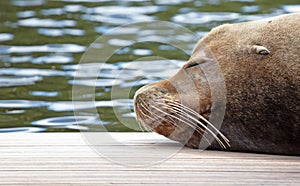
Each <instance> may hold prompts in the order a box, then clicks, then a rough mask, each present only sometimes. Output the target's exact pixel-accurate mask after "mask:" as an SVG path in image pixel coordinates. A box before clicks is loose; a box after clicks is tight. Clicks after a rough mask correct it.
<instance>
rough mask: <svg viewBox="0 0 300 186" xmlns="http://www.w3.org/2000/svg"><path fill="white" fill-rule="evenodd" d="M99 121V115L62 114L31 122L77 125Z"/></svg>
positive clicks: (33, 123)
mask: <svg viewBox="0 0 300 186" xmlns="http://www.w3.org/2000/svg"><path fill="white" fill-rule="evenodd" d="M96 123H99V120H98V117H97V116H76V117H75V116H61V117H53V118H46V119H41V120H38V121H33V122H32V123H31V124H32V125H36V126H43V127H45V126H47V127H54V126H66V125H76V124H96Z"/></svg>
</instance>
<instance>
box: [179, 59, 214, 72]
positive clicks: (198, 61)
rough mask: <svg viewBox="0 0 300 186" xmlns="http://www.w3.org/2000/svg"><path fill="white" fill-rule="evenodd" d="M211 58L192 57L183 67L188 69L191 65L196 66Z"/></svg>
mask: <svg viewBox="0 0 300 186" xmlns="http://www.w3.org/2000/svg"><path fill="white" fill-rule="evenodd" d="M208 61H209V59H208V58H206V57H201V58H200V59H194V60H193V59H190V60H189V61H188V62H187V63H186V64H185V65H184V66H183V68H184V69H187V68H191V67H194V66H198V65H200V64H203V63H205V62H208Z"/></svg>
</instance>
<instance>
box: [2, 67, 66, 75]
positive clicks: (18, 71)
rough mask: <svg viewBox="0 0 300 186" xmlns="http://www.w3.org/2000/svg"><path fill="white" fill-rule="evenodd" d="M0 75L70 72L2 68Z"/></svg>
mask: <svg viewBox="0 0 300 186" xmlns="http://www.w3.org/2000/svg"><path fill="white" fill-rule="evenodd" d="M0 75H14V76H69V73H68V72H64V71H59V70H48V69H36V68H1V69H0Z"/></svg>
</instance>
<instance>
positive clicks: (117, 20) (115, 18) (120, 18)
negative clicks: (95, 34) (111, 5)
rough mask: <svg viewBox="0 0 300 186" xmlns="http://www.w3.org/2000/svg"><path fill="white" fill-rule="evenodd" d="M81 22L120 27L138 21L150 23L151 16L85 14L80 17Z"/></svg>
mask: <svg viewBox="0 0 300 186" xmlns="http://www.w3.org/2000/svg"><path fill="white" fill-rule="evenodd" d="M81 18H82V19H83V20H88V21H94V22H101V23H107V24H111V25H121V24H127V23H132V22H138V21H152V20H154V18H153V17H151V16H146V15H134V14H107V15H90V14H85V15H82V17H81Z"/></svg>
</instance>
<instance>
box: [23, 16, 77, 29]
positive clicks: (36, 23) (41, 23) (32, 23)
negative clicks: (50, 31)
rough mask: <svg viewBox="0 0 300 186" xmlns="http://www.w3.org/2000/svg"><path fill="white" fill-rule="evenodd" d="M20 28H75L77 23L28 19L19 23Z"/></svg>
mask: <svg viewBox="0 0 300 186" xmlns="http://www.w3.org/2000/svg"><path fill="white" fill-rule="evenodd" d="M18 24H19V25H20V26H25V27H59V28H61V27H74V26H76V24H77V22H76V21H73V20H54V19H40V18H28V19H22V20H19V21H18Z"/></svg>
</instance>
